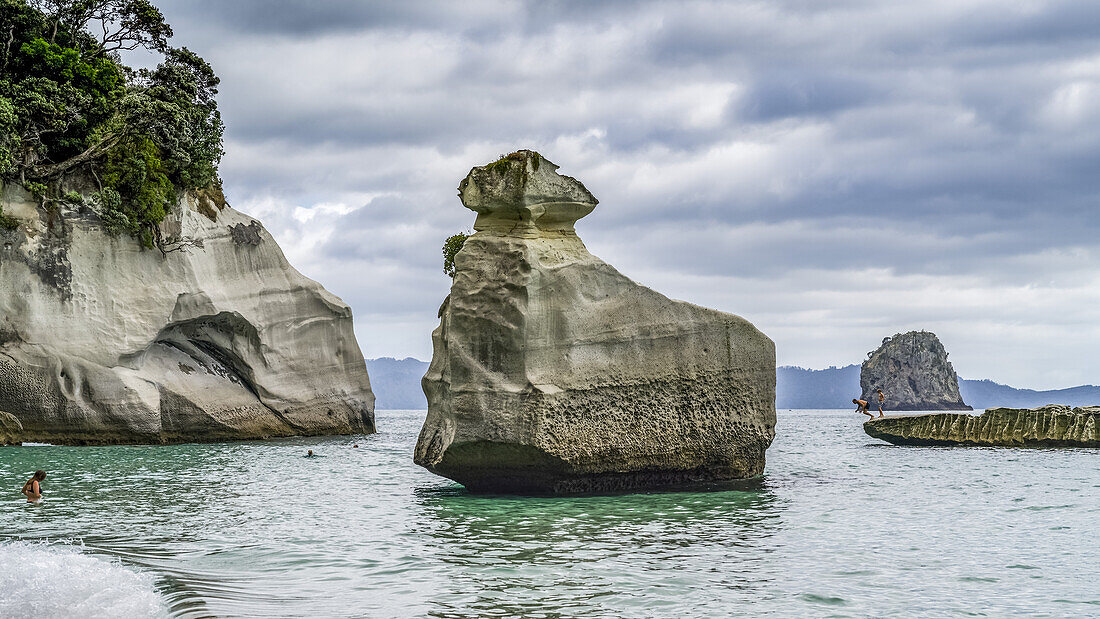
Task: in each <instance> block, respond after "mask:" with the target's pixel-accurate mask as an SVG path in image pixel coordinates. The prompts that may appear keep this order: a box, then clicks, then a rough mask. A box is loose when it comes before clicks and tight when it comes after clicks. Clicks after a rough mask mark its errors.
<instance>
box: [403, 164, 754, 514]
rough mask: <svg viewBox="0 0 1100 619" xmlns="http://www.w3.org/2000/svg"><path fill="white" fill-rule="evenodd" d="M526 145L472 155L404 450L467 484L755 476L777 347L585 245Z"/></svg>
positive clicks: (551, 489)
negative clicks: (470, 221) (421, 404)
mask: <svg viewBox="0 0 1100 619" xmlns="http://www.w3.org/2000/svg"><path fill="white" fill-rule="evenodd" d="M556 170H557V166H555V165H554V164H552V163H550V162H549V161H547V160H546V159H543V158H542V157H541V156H539V155H538V154H537V153H534V152H531V151H520V152H518V153H514V154H513V155H510V156H509V157H508V158H506V159H504V160H502V161H500V162H497V163H495V164H491V165H489V166H484V167H478V168H474V169H473V170H472V171H471V172H470V174H469V176H467V177H466V179H465V180H464V181H462V184H461V186H460V187H459V190H460V197H461V198H462V202H463V204H464V205H466V206H467V208H470V209H472V210H474V211H476V212H477V213H478V216H477V220H476V222H475V224H474V228H475V230H476V231H477V232H476V233H475V234H474V235H473V236H471V237H470V238H469V239H468V240H467V241H466V243H465V245H464V246H463V248H462V250H461V251H460V252H459V253H458V255H457V257H456V259H455V266H456V275H455V278H454V284H453V286H452V287H451V294H450V295H449V296H448V297H447V299H446V300H445V301H444V303H443V306H442V308H441V309H440V325H439V328H437V329H436V330H435V332H434V333H433V334H432V342H433V346H434V353H433V356H432V362H431V365H430V366H429V368H428V372H427V374H426V375H425V377H424V380H423V385H424V392H425V394H426V395H427V398H428V416H427V419H426V421H425V423H424V428H423V430H422V431H421V433H420V437H419V440H418V442H417V446H416V457H415V459H416V462H417V463H418V464H420V465H422V466H425V467H427V468H428V469H429V470H431V471H433V472H435V473H437V474H439V475H443V476H446V477H449V478H451V479H454V480H455V481H458V482H459V483H461V484H463V485H465V486H466V487H467V488H469V489H470V490H472V491H499V492H534V493H563V492H587V491H604V490H618V489H629V488H641V487H651V486H665V485H671V484H683V483H691V482H704V481H716V480H729V479H737V478H744V477H749V476H752V475H757V474H759V473H761V472H762V471H763V469H764V452H765V450H766V449H767V447H768V445H769V444H770V443H771V441H772V438H773V437H774V434H775V431H774V428H775V347H774V345H773V344H772V341H771V340H770V339H768V338H767V337H766V336H765V335H764V334H763V333H761V332H760V331H758V330H757V329H756V328H755V327H753V325H752V324H750V323H749V322H748V321H746V320H744V319H743V318H740V317H738V316H734V315H732V314H725V313H722V312H718V311H715V310H711V309H707V308H703V307H699V306H697V305H692V304H690V303H684V302H681V301H674V300H671V299H668V298H667V297H664V296H662V295H660V294H658V293H656V292H654V291H652V290H650V289H648V288H646V287H644V286H640V285H638V284H636V283H635V282H633V281H631V280H630V279H629V278H627V277H625V276H623V275H622V274H621V273H619V272H618V271H616V270H615V269H614V268H613V267H612V266H611V265H609V264H607V263H605V262H603V261H601V260H600V259H599V258H596V257H595V256H593V255H592V254H590V253H589V252H588V250H587V249H586V248H585V246H584V244H583V243H582V242H581V240H580V238H578V237H577V235H576V232H575V231H574V228H573V223H574V222H575V221H576V220H577V219H579V218H580V217H583V216H584V215H586V214H588V213H589V212H591V211H592V209H593V208H594V207H595V206H596V199H595V198H593V197H592V195H591V194H590V193H589V192H588V190H587V189H585V188H584V186H583V185H582V184H581V183H580V182H578V181H577V180H575V179H573V178H570V177H568V176H561V175H559V174H557V173H556Z"/></svg>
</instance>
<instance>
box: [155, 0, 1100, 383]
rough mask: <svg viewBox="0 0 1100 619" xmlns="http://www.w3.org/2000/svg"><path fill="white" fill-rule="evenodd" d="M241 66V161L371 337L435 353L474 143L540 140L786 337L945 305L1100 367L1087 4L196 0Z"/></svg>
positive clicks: (971, 326) (940, 317)
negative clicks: (432, 337) (449, 248)
mask: <svg viewBox="0 0 1100 619" xmlns="http://www.w3.org/2000/svg"><path fill="white" fill-rule="evenodd" d="M162 8H163V10H164V12H165V14H166V16H167V18H168V19H169V21H170V22H171V23H172V24H173V26H174V27H175V30H176V38H175V40H174V43H175V44H176V45H186V46H188V47H190V48H192V49H194V50H196V51H197V52H199V53H200V54H202V55H203V56H204V57H206V58H207V59H208V60H210V61H211V63H212V64H213V65H214V68H215V70H216V71H217V72H218V73H219V75H220V76H221V77H222V87H221V95H220V97H219V104H220V106H221V109H222V111H223V114H224V118H225V121H226V124H227V132H226V151H227V153H226V157H225V159H224V161H223V164H222V175H223V177H224V179H225V186H226V189H227V191H228V193H229V195H230V199H231V202H232V203H233V204H234V205H235V206H237V207H238V208H241V209H243V210H245V211H246V212H249V213H252V214H253V215H255V216H257V217H260V218H261V219H262V220H263V221H264V223H265V225H267V226H268V228H269V229H271V230H272V232H273V233H274V234H275V235H276V237H277V238H278V239H279V240H280V243H281V244H282V245H283V246H284V249H285V250H286V252H287V254H288V256H289V257H290V259H291V261H292V262H293V263H294V264H295V265H296V266H297V267H298V268H299V269H301V270H302V271H303V272H305V273H306V274H307V275H310V276H311V277H314V278H316V279H318V280H319V281H321V283H323V284H324V285H325V286H326V287H328V288H330V289H331V290H333V291H334V292H336V293H337V294H339V295H341V296H342V297H344V299H345V300H347V301H348V302H349V303H350V304H351V305H352V306H353V308H354V310H355V313H356V320H357V332H358V333H359V336H360V345H361V346H362V348H363V349H364V352H365V353H366V354H367V355H368V356H380V355H391V356H398V357H401V356H405V355H407V354H411V355H415V356H420V357H422V358H423V357H425V356H427V355H428V354H430V346H429V344H430V341H429V338H428V335H429V333H430V331H431V329H432V328H433V326H434V323H435V320H436V318H435V312H436V309H437V308H438V304H439V302H440V301H441V300H442V298H443V296H444V295H445V294H446V292H447V288H448V284H449V282H448V280H447V279H446V278H445V277H444V276H443V275H442V273H441V269H440V264H439V263H440V245H441V243H442V240H443V239H444V238H445V237H446V236H448V235H450V234H452V233H454V232H455V231H458V230H463V229H468V228H469V226H470V225H471V224H472V222H473V213H471V212H469V211H467V210H465V209H463V208H462V206H461V205H460V204H459V203H458V200H457V198H456V197H455V187H456V186H457V183H458V181H459V180H460V179H461V178H462V177H463V176H464V175H465V174H466V172H467V171H468V170H469V168H470V167H471V166H473V165H478V164H482V163H485V162H487V161H491V160H492V159H494V158H495V157H496V156H498V155H500V154H502V153H505V152H509V151H511V150H513V149H516V148H521V147H531V148H535V149H537V150H539V151H540V152H542V153H543V154H544V155H546V156H547V157H548V158H550V159H551V160H552V161H554V162H555V163H558V164H559V165H561V166H562V172H563V173H566V174H570V175H572V176H576V177H577V178H579V179H580V180H582V181H583V182H584V183H585V184H586V185H587V186H588V187H589V189H591V190H592V191H593V193H594V194H595V195H596V196H597V197H598V198H599V199H600V201H601V205H600V206H599V207H598V208H597V209H596V211H595V212H594V213H593V214H592V215H591V216H589V217H588V218H586V219H584V220H582V221H581V222H580V223H579V225H578V230H579V231H580V233H581V235H582V237H583V238H584V239H585V242H586V243H587V244H588V246H589V247H590V248H591V249H592V250H593V251H594V253H596V254H597V255H600V256H601V257H603V258H605V259H608V260H609V261H611V262H612V263H613V264H615V265H616V266H618V267H620V268H621V269H622V270H623V271H624V272H625V273H626V274H628V275H630V276H632V277H636V278H638V279H639V280H640V281H642V282H643V283H647V284H650V285H653V286H655V287H657V288H658V289H660V290H662V291H663V292H666V293H668V294H670V295H672V296H678V297H680V298H686V299H688V300H691V301H694V302H697V303H701V304H704V305H711V306H714V307H718V308H719V309H723V310H727V311H733V312H735V313H739V314H742V315H744V316H746V317H747V318H749V319H750V320H753V321H754V322H755V323H756V324H757V325H758V326H759V327H761V329H763V330H764V331H765V332H766V333H769V334H770V335H772V337H773V338H774V339H775V340H776V342H777V345H778V351H779V359H780V362H782V363H797V364H803V365H807V366H815V367H820V366H826V365H832V364H844V363H849V362H858V361H859V360H860V359H862V356H863V354H864V353H865V352H866V350H870V349H871V348H873V347H874V345H875V344H876V343H877V342H878V341H880V340H881V339H882V337H884V336H886V335H890V334H892V333H894V332H896V331H900V330H904V329H909V328H929V329H931V330H934V331H937V333H939V335H940V336H941V338H943V339H944V341H945V343H946V344H947V346H948V349H949V350H950V351H951V353H952V359H953V360H954V361H955V364H956V367H957V369H959V371H960V373H962V374H964V375H966V376H968V377H989V378H993V379H996V380H1001V381H1003V382H1010V383H1013V384H1017V385H1019V386H1027V387H1062V386H1068V385H1071V384H1079V383H1087V382H1092V383H1096V382H1098V380H1100V355H1098V354H1097V353H1096V352H1095V351H1096V350H1098V349H1100V244H1098V243H1097V240H1096V239H1097V238H1100V217H1098V216H1097V215H1096V212H1097V211H1096V207H1097V198H1098V196H1100V174H1097V170H1098V169H1100V9H1098V8H1096V7H1095V6H1094V3H1091V2H1088V1H1078V2H1068V1H1065V2H1057V1H1050V2H1024V3H1011V4H1006V3H1003V2H999V1H997V2H995V1H991V0H951V1H948V0H930V1H929V2H921V3H893V2H885V1H882V2H878V1H875V2H872V1H861V0H850V1H845V2H829V3H823V2H816V1H811V0H787V1H777V2H767V3H765V2H701V1H700V2H691V1H687V2H677V3H667V2H642V3H633V2H632V3H626V2H611V3H589V2H579V1H578V2H560V1H559V2H555V1H549V2H533V1H532V2H461V3H456V2H382V3H373V2H372V3H367V2H350V1H349V2H332V1H324V0H320V1H313V2H304V1H302V2H292V1H289V0H280V1H271V0H263V1H259V0H256V1H250V0H236V1H234V2H220V1H214V0H198V1H195V0H187V1H184V0H172V1H166V2H163V3H162Z"/></svg>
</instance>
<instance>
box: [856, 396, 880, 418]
mask: <svg viewBox="0 0 1100 619" xmlns="http://www.w3.org/2000/svg"><path fill="white" fill-rule="evenodd" d="M852 404H855V405H856V412H857V413H863V414H864V415H867V416H868V417H870V418H871V419H874V418H875V416H874V415H872V414H871V412H870V411H868V410H867V409H868V408H870V407H871V403H870V402H868V401H867V400H855V399H853V400H852Z"/></svg>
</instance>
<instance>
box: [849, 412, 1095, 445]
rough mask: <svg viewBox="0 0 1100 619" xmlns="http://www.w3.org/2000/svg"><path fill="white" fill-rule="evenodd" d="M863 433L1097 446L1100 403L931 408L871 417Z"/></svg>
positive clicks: (944, 441) (922, 440)
mask: <svg viewBox="0 0 1100 619" xmlns="http://www.w3.org/2000/svg"><path fill="white" fill-rule="evenodd" d="M863 429H864V431H865V432H867V434H868V435H869V436H872V437H874V438H878V439H882V440H884V441H887V442H889V443H893V444H895V445H915V446H936V445H963V446H980V447H1100V406H1082V407H1079V408H1070V407H1068V406H1057V405H1051V406H1043V407H1040V408H1033V409H1014V408H991V409H988V410H986V411H985V412H984V413H982V414H981V415H969V414H965V413H933V414H929V415H908V416H899V417H884V418H882V419H871V420H869V421H867V422H866V423H864V424H863Z"/></svg>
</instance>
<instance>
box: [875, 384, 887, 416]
mask: <svg viewBox="0 0 1100 619" xmlns="http://www.w3.org/2000/svg"><path fill="white" fill-rule="evenodd" d="M875 391H878V416H879V417H885V416H886V415H883V414H882V403H883V402H884V401H885V400H886V396H885V395H884V394H883V393H882V389H876V390H875Z"/></svg>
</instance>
